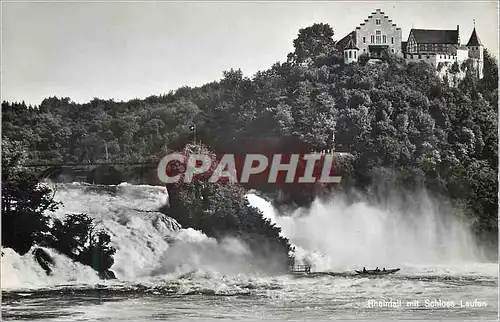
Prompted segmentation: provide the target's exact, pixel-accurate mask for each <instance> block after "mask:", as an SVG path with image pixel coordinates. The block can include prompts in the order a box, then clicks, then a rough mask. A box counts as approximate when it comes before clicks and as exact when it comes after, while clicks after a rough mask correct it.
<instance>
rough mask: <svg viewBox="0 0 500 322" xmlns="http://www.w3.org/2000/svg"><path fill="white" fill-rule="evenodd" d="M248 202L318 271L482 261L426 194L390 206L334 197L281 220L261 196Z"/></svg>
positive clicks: (463, 231)
mask: <svg viewBox="0 0 500 322" xmlns="http://www.w3.org/2000/svg"><path fill="white" fill-rule="evenodd" d="M247 198H248V200H249V202H250V204H252V205H253V206H254V207H257V208H259V209H261V210H262V211H263V212H264V214H265V216H266V217H267V218H269V219H270V220H271V221H272V222H274V223H276V224H277V225H278V226H280V227H281V228H282V235H283V236H285V237H287V238H289V239H290V240H291V242H292V243H293V244H294V245H296V253H297V257H298V258H301V259H305V260H307V261H308V262H310V263H312V264H314V266H315V267H316V269H317V270H320V271H324V270H337V271H338V270H340V271H342V270H346V269H357V268H359V267H363V266H379V267H383V266H385V267H391V266H392V267H398V266H401V265H402V266H414V265H443V264H455V265H456V264H464V263H474V262H478V261H483V260H484V256H483V254H482V252H481V248H480V247H478V246H477V245H476V243H475V240H474V238H473V236H472V234H471V230H470V229H469V226H468V225H467V224H466V223H465V222H464V221H463V220H462V219H460V218H461V217H459V216H457V214H456V213H455V211H454V210H453V209H451V207H447V206H446V205H445V204H443V203H439V202H438V201H437V200H432V199H431V198H430V197H429V196H427V195H426V194H424V193H422V194H419V195H416V196H415V197H414V199H413V200H410V201H408V200H407V201H406V203H405V204H401V203H400V201H398V200H393V202H391V203H390V205H391V207H387V206H377V205H370V204H369V203H368V202H361V201H359V202H354V203H348V202H346V199H345V198H344V197H343V196H334V197H332V198H331V199H330V200H329V201H328V202H320V201H315V202H314V203H313V205H312V207H311V208H310V209H308V210H303V209H299V210H297V211H295V212H294V213H292V214H289V215H288V216H279V215H278V214H277V213H276V211H275V209H274V208H273V206H272V205H271V204H270V203H269V202H268V201H266V200H264V199H262V198H261V197H258V196H256V195H254V194H250V195H248V196H247Z"/></svg>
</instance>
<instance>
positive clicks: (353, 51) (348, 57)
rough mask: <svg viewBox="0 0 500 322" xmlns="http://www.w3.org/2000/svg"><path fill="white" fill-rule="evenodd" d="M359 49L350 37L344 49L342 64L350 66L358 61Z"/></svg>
mask: <svg viewBox="0 0 500 322" xmlns="http://www.w3.org/2000/svg"><path fill="white" fill-rule="evenodd" d="M358 57H359V48H358V47H356V45H355V44H354V41H353V40H352V35H351V37H350V38H349V41H348V42H347V44H346V45H345V47H344V63H346V64H350V63H354V62H357V61H358Z"/></svg>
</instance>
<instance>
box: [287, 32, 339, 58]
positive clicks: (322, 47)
mask: <svg viewBox="0 0 500 322" xmlns="http://www.w3.org/2000/svg"><path fill="white" fill-rule="evenodd" d="M333 35H334V32H333V29H332V27H330V25H329V24H326V23H316V24H314V25H312V26H310V27H307V28H302V29H300V30H299V34H298V36H297V38H296V39H295V40H294V41H293V46H294V48H295V51H294V52H293V53H290V54H289V55H288V61H289V62H290V63H292V64H301V63H307V62H312V61H314V60H316V59H318V58H322V57H327V56H329V55H331V54H332V53H333V52H335V41H334V40H333Z"/></svg>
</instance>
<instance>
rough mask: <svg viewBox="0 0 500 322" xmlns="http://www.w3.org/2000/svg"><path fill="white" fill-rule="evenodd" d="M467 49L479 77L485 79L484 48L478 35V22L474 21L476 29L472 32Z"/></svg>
mask: <svg viewBox="0 0 500 322" xmlns="http://www.w3.org/2000/svg"><path fill="white" fill-rule="evenodd" d="M466 46H467V49H468V50H469V58H471V59H473V60H474V61H475V62H474V64H476V66H477V70H478V76H479V78H483V65H484V57H483V51H484V46H483V44H482V43H481V40H480V39H479V37H478V36H477V33H476V22H475V21H474V29H473V30H472V34H471V36H470V38H469V42H468V43H467V45H466Z"/></svg>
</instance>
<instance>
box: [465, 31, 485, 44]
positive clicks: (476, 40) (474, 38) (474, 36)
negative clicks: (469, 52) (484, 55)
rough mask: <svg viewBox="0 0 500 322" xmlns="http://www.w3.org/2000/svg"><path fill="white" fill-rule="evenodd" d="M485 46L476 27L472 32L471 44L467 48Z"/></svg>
mask: <svg viewBox="0 0 500 322" xmlns="http://www.w3.org/2000/svg"><path fill="white" fill-rule="evenodd" d="M482 45H483V44H482V43H481V40H480V39H479V37H478V36H477V33H476V27H474V29H473V30H472V35H470V39H469V42H468V43H467V46H482Z"/></svg>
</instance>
